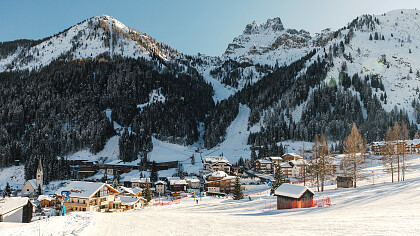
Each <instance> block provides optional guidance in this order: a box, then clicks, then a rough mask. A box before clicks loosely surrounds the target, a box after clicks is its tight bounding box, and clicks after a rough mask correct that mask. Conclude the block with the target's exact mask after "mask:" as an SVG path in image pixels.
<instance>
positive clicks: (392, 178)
mask: <svg viewBox="0 0 420 236" xmlns="http://www.w3.org/2000/svg"><path fill="white" fill-rule="evenodd" d="M393 162H394V160H393V159H391V180H392V183H394V168H393V167H392V164H393Z"/></svg>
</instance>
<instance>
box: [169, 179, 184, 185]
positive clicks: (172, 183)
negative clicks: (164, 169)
mask: <svg viewBox="0 0 420 236" xmlns="http://www.w3.org/2000/svg"><path fill="white" fill-rule="evenodd" d="M169 184H170V185H175V184H176V185H183V184H187V181H186V180H185V179H175V180H169Z"/></svg>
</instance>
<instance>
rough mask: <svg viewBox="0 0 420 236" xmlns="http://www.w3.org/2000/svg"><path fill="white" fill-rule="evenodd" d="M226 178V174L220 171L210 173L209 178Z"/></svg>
mask: <svg viewBox="0 0 420 236" xmlns="http://www.w3.org/2000/svg"><path fill="white" fill-rule="evenodd" d="M226 176H228V174H226V172H224V171H221V170H219V171H215V172H213V173H211V177H226Z"/></svg>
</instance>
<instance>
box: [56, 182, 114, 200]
mask: <svg viewBox="0 0 420 236" xmlns="http://www.w3.org/2000/svg"><path fill="white" fill-rule="evenodd" d="M103 186H106V187H107V188H108V189H109V190H110V191H111V192H114V193H118V191H117V190H116V189H114V188H113V187H111V186H110V185H108V184H105V183H100V182H84V181H73V182H70V183H69V184H67V186H65V187H62V188H60V189H58V190H57V191H56V192H55V194H56V195H59V196H61V192H62V191H70V197H78V198H90V197H92V195H94V194H95V193H96V192H98V191H99V189H101V188H102V187H103Z"/></svg>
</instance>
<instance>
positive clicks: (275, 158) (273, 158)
mask: <svg viewBox="0 0 420 236" xmlns="http://www.w3.org/2000/svg"><path fill="white" fill-rule="evenodd" d="M269 158H270V160H272V161H282V160H283V158H281V157H269Z"/></svg>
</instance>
